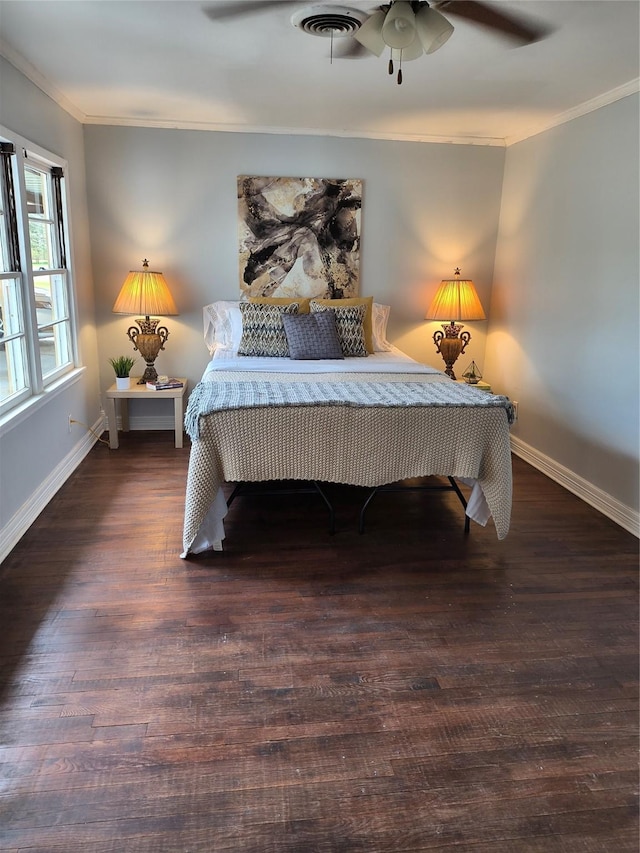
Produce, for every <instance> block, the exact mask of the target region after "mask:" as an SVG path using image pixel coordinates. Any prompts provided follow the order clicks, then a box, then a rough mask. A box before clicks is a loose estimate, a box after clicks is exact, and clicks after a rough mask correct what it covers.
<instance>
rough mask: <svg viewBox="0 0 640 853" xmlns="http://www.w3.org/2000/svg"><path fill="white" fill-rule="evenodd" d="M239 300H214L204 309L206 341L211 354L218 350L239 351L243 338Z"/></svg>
mask: <svg viewBox="0 0 640 853" xmlns="http://www.w3.org/2000/svg"><path fill="white" fill-rule="evenodd" d="M239 306H240V303H239V302H224V301H220V302H212V303H211V304H210V305H205V306H204V308H203V309H202V317H203V320H204V342H205V344H206V345H207V349H208V350H209V353H210V354H211V355H214V353H215V352H216V351H217V350H221V349H222V350H228V351H230V352H237V350H238V347H239V346H240V339H241V338H242V314H241V313H240V307H239Z"/></svg>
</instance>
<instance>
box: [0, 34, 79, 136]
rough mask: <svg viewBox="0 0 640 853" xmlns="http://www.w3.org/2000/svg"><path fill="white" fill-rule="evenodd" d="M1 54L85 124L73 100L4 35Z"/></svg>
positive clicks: (1, 42)
mask: <svg viewBox="0 0 640 853" xmlns="http://www.w3.org/2000/svg"><path fill="white" fill-rule="evenodd" d="M0 56H4V58H5V59H6V60H7V62H10V63H11V65H13V67H14V68H17V70H18V71H20V72H21V73H22V74H24V76H25V77H27V79H29V80H31V82H32V83H34V84H35V85H36V86H37V87H38V89H40V90H41V91H42V92H44V94H45V95H48V96H49V97H50V98H51V100H52V101H55V103H56V104H57V105H58V106H59V107H62V109H63V110H64V111H65V112H67V113H69V115H70V116H72V117H73V118H74V119H76V121H79V122H80V123H81V124H84V123H85V121H86V118H87V117H86V115H85V114H84V113H83V112H82V110H81V109H79V108H78V107H77V106H76V105H75V104H74V103H73V102H72V101H70V100H69V99H68V98H67V96H66V95H65V94H64V93H63V92H61V91H60V89H58V88H57V87H56V86H54V85H53V83H52V82H51V81H50V80H48V79H47V78H46V77H45V76H44V74H42V72H41V71H38V69H37V68H36V67H35V65H32V64H31V63H30V62H29V61H28V60H26V59H25V58H24V56H22V54H21V53H18V51H17V50H15V49H14V48H13V47H12V46H11V45H10V44H9V43H8V42H6V41H5V40H4V39H3V38H2V37H0Z"/></svg>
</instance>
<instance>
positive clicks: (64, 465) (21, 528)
mask: <svg viewBox="0 0 640 853" xmlns="http://www.w3.org/2000/svg"><path fill="white" fill-rule="evenodd" d="M92 429H93V431H94V432H95V433H96V434H97V435H100V434H101V432H102V430H103V429H104V417H102V416H101V417H99V418H98V420H97V421H96V422H95V424H94V425H93V427H92ZM97 440H98V439H97V438H96V436H95V435H92V433H90V432H89V431H88V430H87V432H86V433H85V434H84V435H83V436H82V438H81V439H80V440H79V441H78V443H77V444H76V445H75V447H73V448H72V450H71V451H70V453H68V454H67V455H66V456H65V458H64V459H63V460H62V461H61V462H60V463H59V464H58V465H56V467H55V468H54V469H53V471H52V472H51V474H50V475H49V476H48V477H47V479H46V480H45V481H44V482H43V483H40V485H39V487H38V488H37V489H36V491H35V492H34V493H33V494H31V495H29V498H28V500H26V501H25V502H24V504H23V505H22V506H21V507H20V509H19V510H18V511H17V512H16V513H14V515H13V516H12V517H11V518H10V519H9V521H8V522H7V524H5V526H4V527H3V528H2V530H1V531H0V542H2V545H1V546H0V563H1V562H2V561H3V560H4V558H5V557H6V556H7V555H8V554H9V552H10V551H12V550H13V548H15V546H16V545H17V544H18V542H19V541H20V539H21V538H22V537H23V536H24V534H25V533H26V532H27V530H28V529H29V528H30V527H31V525H32V524H33V522H34V521H35V520H36V518H37V517H38V516H39V515H40V513H41V512H42V510H43V509H44V508H45V507H46V505H47V504H48V503H49V501H50V500H51V498H52V497H53V496H54V495H55V493H56V492H57V491H58V490H59V489H60V487H61V486H63V485H64V483H65V482H66V481H67V480H68V479H69V477H70V476H71V474H73V472H74V471H75V470H76V468H77V467H78V465H79V464H80V463H81V462H82V460H83V459H84V458H85V456H86V455H87V453H89V451H90V450H91V448H92V447H93V445H94V444H95V443H96V441H97Z"/></svg>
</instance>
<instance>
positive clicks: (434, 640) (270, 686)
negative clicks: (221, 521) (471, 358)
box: [0, 432, 638, 853]
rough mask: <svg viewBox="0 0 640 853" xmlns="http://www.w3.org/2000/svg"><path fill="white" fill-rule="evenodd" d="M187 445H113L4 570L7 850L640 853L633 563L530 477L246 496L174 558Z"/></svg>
mask: <svg viewBox="0 0 640 853" xmlns="http://www.w3.org/2000/svg"><path fill="white" fill-rule="evenodd" d="M188 453H189V451H188V448H186V447H185V448H184V449H182V450H176V449H175V448H174V447H173V433H171V432H159V433H146V434H145V433H130V434H129V435H125V436H123V437H122V441H121V445H120V449H119V450H117V451H110V450H109V449H108V448H107V447H105V446H104V445H102V444H100V445H97V446H96V447H94V449H93V450H92V452H91V453H90V455H89V456H88V458H87V459H86V460H85V461H84V462H83V464H82V465H81V466H80V468H79V469H78V470H77V471H76V472H75V473H74V474H73V476H72V477H71V479H70V480H69V481H68V482H67V483H66V484H65V485H64V487H63V488H62V489H61V491H60V492H59V493H58V494H57V495H56V497H55V498H54V500H53V501H52V502H51V504H50V505H49V506H48V507H47V508H46V510H45V511H44V512H43V513H42V514H41V516H40V517H39V518H38V520H37V521H36V523H35V524H34V525H33V527H32V528H31V529H30V530H29V531H28V533H27V534H26V535H25V536H24V537H23V539H22V540H21V541H20V543H19V544H18V545H17V547H16V548H15V549H14V551H13V552H12V553H11V554H10V556H9V557H8V558H7V559H6V560H5V562H4V563H3V565H2V567H1V569H0V636H1V646H0V650H1V651H0V664H1V670H0V674H1V677H2V682H1V683H2V687H1V694H0V696H1V701H0V708H1V710H0V849H2V850H3V851H11V853H14V851H31V853H34V851H38V853H40V852H41V851H42V853H44V851H46V853H76V851H88V853H152V851H153V853H174V851H175V853H212V851H214V853H226V851H232V853H382V851H384V852H385V853H396V851H402V853H413V851H432V850H439V851H450V850H451V851H452V850H455V851H470V853H514V851H516V853H520V851H522V853H594V852H595V851H606V853H623V851H638V810H637V804H638V801H637V782H638V716H637V706H638V633H637V617H638V583H637V581H638V541H637V540H636V539H635V538H634V537H633V536H632V535H630V534H628V533H626V532H625V531H623V530H622V529H620V528H619V527H617V526H616V525H615V524H614V523H613V522H611V521H609V520H607V519H606V518H604V517H603V516H602V515H600V514H599V513H598V512H596V511H595V510H593V509H591V508H590V507H589V506H587V505H586V504H584V503H583V502H581V501H580V500H579V499H577V498H575V497H573V496H572V495H571V494H569V493H568V492H566V491H565V490H563V489H562V488H561V487H560V486H558V485H556V484H555V483H553V482H552V481H550V480H548V479H546V478H545V477H543V476H542V475H541V474H539V473H538V472H536V471H535V470H534V469H532V468H530V467H529V466H528V465H526V464H525V463H524V462H522V461H520V460H518V459H514V480H515V500H514V511H513V520H512V528H511V532H510V534H509V536H508V538H507V539H506V540H504V541H503V542H499V541H498V540H497V538H496V536H495V532H494V530H493V527H492V526H491V524H490V525H489V526H488V527H487V528H486V529H483V528H481V527H478V526H477V525H475V524H472V526H471V533H470V535H469V536H468V537H465V536H464V535H463V532H462V528H463V524H462V513H461V508H460V506H459V504H458V502H457V499H456V497H455V495H452V494H433V495H429V494H422V493H416V492H408V493H406V494H389V495H378V496H377V497H376V498H375V500H374V501H373V502H372V504H371V506H370V508H369V511H368V515H367V530H366V532H365V534H364V535H362V536H361V535H359V534H358V532H357V514H358V508H359V505H360V503H361V502H362V499H363V492H362V490H359V489H347V488H338V487H330V493H331V495H332V496H333V498H334V500H335V503H336V509H337V525H338V529H337V532H336V534H335V535H334V536H331V535H329V533H328V521H327V513H326V511H325V509H324V506H323V505H322V502H321V500H320V499H319V497H318V496H314V495H296V496H291V495H288V496H287V495H283V496H277V497H271V498H269V499H262V500H258V499H255V498H251V497H246V498H239V499H238V500H237V501H236V502H235V503H234V505H233V507H232V508H231V512H230V515H229V517H228V520H227V534H228V539H227V543H226V548H225V551H224V552H223V553H210V554H207V555H202V556H199V557H196V558H192V559H190V560H187V561H185V560H181V559H180V557H179V552H180V550H181V533H182V513H183V505H184V487H185V478H186V468H187V462H188Z"/></svg>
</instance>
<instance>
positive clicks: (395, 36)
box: [382, 0, 416, 50]
mask: <svg viewBox="0 0 640 853" xmlns="http://www.w3.org/2000/svg"><path fill="white" fill-rule="evenodd" d="M415 37H416V16H415V15H414V12H413V9H412V8H411V3H409V2H408V0H395V3H394V4H393V5H392V6H391V8H390V9H389V11H388V12H387V14H386V17H385V19H384V24H383V27H382V38H383V39H384V41H385V44H387V45H388V46H389V47H395V48H397V49H398V50H404V49H405V48H407V47H409V45H410V44H411V42H412V41H413V40H414V39H415Z"/></svg>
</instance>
